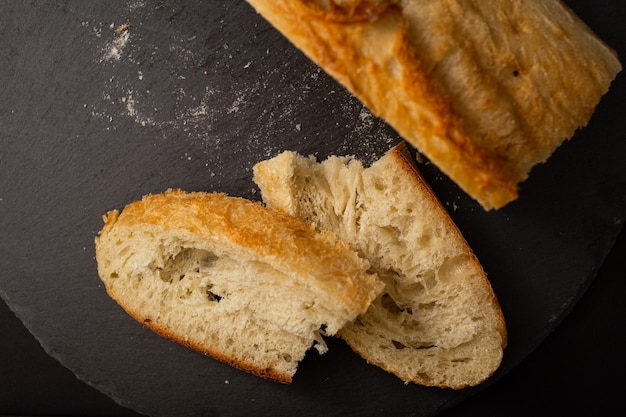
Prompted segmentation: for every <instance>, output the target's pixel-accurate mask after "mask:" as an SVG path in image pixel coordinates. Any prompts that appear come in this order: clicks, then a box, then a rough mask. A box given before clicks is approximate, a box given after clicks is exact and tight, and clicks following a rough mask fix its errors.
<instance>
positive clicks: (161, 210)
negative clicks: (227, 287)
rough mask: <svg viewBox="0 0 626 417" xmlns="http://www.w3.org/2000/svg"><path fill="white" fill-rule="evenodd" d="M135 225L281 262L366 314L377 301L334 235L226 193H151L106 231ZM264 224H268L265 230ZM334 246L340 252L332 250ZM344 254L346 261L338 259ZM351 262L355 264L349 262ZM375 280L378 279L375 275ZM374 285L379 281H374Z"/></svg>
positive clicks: (110, 219)
mask: <svg viewBox="0 0 626 417" xmlns="http://www.w3.org/2000/svg"><path fill="white" fill-rule="evenodd" d="M113 223H117V225H118V227H119V226H124V225H126V226H132V225H134V224H138V223H143V224H153V225H167V228H168V229H170V230H172V229H177V228H178V229H181V230H184V231H187V232H189V233H193V234H198V235H205V236H213V237H214V238H215V239H220V240H222V241H224V242H232V243H233V244H235V245H237V246H239V247H241V248H247V249H249V250H251V251H254V252H255V253H256V254H258V255H259V256H260V257H262V258H266V259H268V260H275V262H277V263H278V264H277V265H276V266H277V267H279V268H280V267H281V263H282V266H284V267H285V269H287V270H298V271H300V272H301V273H302V274H306V275H307V276H309V277H310V279H311V280H314V281H315V282H316V283H317V285H319V286H320V287H322V288H323V289H324V291H325V292H327V293H329V294H332V295H333V296H334V297H335V298H336V300H337V302H341V303H342V304H343V303H345V304H346V305H348V306H350V308H351V309H357V310H359V311H365V310H366V309H367V306H368V305H369V302H370V300H371V299H372V298H373V296H372V294H366V293H364V292H363V291H362V288H361V287H360V283H358V282H356V281H355V280H354V279H353V278H354V277H355V276H357V275H359V273H358V270H360V268H361V267H362V266H363V264H362V262H364V261H362V260H360V259H358V257H357V255H356V254H353V253H351V251H350V249H349V247H348V246H347V245H346V244H345V243H343V242H340V241H338V240H337V239H336V238H335V237H334V235H332V234H331V233H328V232H325V233H317V232H316V231H315V230H314V229H313V228H312V227H311V226H310V225H307V224H306V223H304V222H303V221H302V220H300V219H298V218H296V217H293V216H289V215H287V214H285V213H283V212H282V211H279V210H273V209H271V208H265V207H263V206H262V205H261V204H260V203H253V202H251V201H248V200H245V199H242V198H235V197H229V196H227V195H225V194H222V193H201V192H197V193H186V192H184V191H182V190H168V191H166V192H165V193H162V194H154V195H148V196H146V197H144V198H143V199H142V200H139V201H135V202H133V203H131V204H129V205H128V206H126V207H125V208H124V211H123V213H122V215H119V214H118V213H117V212H112V213H110V214H109V216H108V219H107V221H106V224H105V226H104V228H103V232H106V231H107V230H109V229H110V228H111V227H112V224H113ZM261 225H262V226H261ZM329 243H330V244H332V245H333V246H334V247H335V249H336V251H335V250H333V251H329V250H328V248H329ZM339 252H341V253H342V254H343V255H344V256H345V257H341V258H340V257H338V256H337V253H339ZM347 259H351V261H352V262H351V263H347V262H346V260H347ZM370 278H371V279H372V280H374V278H373V277H370ZM372 282H373V281H372Z"/></svg>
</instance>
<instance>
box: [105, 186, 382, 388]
mask: <svg viewBox="0 0 626 417" xmlns="http://www.w3.org/2000/svg"><path fill="white" fill-rule="evenodd" d="M105 221H106V222H105V226H104V228H103V230H102V231H101V233H100V235H99V236H98V237H97V238H96V259H97V262H98V272H99V275H100V277H101V279H102V281H103V282H104V284H105V286H106V290H107V292H108V293H109V295H110V296H111V297H112V298H113V299H115V300H116V301H117V302H118V303H119V304H120V305H121V306H122V307H123V308H124V309H126V310H127V312H128V313H129V314H130V315H132V316H133V317H134V318H135V319H136V320H138V321H139V322H141V323H143V324H144V325H146V326H147V327H150V328H151V329H153V330H155V331H156V332H158V333H160V334H162V335H163V336H166V337H168V338H171V339H173V340H175V341H177V342H179V343H182V344H184V345H186V346H189V347H191V348H193V349H195V350H198V351H200V352H203V353H206V354H209V355H211V356H214V357H215V358H217V359H220V360H222V361H225V362H227V363H229V364H231V365H233V366H236V367H239V368H241V369H244V370H247V371H249V372H252V373H254V374H257V375H260V376H263V377H266V378H270V379H275V380H278V381H281V382H285V383H288V382H291V380H292V377H293V375H294V374H295V372H296V369H297V366H298V362H299V361H300V360H302V358H303V357H304V355H305V353H306V351H307V350H308V349H309V348H310V347H311V346H312V345H313V344H315V347H316V348H317V349H318V350H319V351H320V352H324V351H325V349H326V346H325V344H324V341H323V339H322V337H321V333H327V334H331V335H332V334H335V333H336V332H337V331H338V330H339V329H340V328H341V327H342V326H343V325H344V324H345V323H346V322H348V321H351V320H353V319H355V318H356V316H357V315H358V314H360V313H362V312H364V311H365V310H366V309H367V307H368V306H369V304H370V302H371V300H372V299H373V298H374V297H375V296H376V294H377V293H378V292H379V291H380V289H381V288H382V284H381V283H380V282H379V280H378V279H377V278H376V276H374V275H372V274H370V273H367V269H368V264H367V262H365V261H363V260H362V259H360V258H359V257H358V256H357V255H356V254H355V253H354V252H352V251H351V250H349V248H348V247H347V246H345V245H343V244H342V243H340V242H337V240H336V238H335V237H334V236H333V235H332V234H330V233H325V234H321V233H317V232H315V231H314V230H313V229H312V228H311V227H310V226H308V225H306V224H304V223H303V222H302V221H300V220H299V219H295V218H293V217H292V216H286V215H284V213H280V212H278V211H276V210H270V209H266V208H264V207H262V206H261V205H260V204H256V203H252V202H250V201H247V200H244V199H239V198H233V197H227V196H225V195H223V194H205V193H184V192H182V191H179V190H170V191H168V192H166V193H164V194H157V195H151V196H146V197H145V198H144V199H143V200H141V201H138V202H135V203H132V204H130V205H128V206H127V207H126V208H125V209H124V210H123V212H122V213H121V214H120V213H118V212H117V211H112V212H110V213H109V214H108V216H107V217H106V219H105Z"/></svg>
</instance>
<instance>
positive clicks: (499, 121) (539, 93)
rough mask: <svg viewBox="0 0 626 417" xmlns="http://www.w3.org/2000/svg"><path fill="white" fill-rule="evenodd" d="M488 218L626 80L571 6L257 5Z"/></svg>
mask: <svg viewBox="0 0 626 417" xmlns="http://www.w3.org/2000/svg"><path fill="white" fill-rule="evenodd" d="M248 2H249V3H250V4H251V5H252V6H253V7H254V8H255V9H256V10H257V11H258V12H259V13H260V14H261V15H262V16H263V17H265V18H266V19H267V20H268V21H269V22H270V23H271V24H272V25H273V26H274V27H276V28H277V29H278V30H279V31H280V32H282V34H283V35H285V36H286V37H287V38H288V39H289V40H290V41H291V42H292V43H293V44H294V45H295V46H297V47H298V48H299V49H301V50H302V51H303V52H304V54H305V55H307V56H308V57H309V58H310V59H311V60H312V61H314V62H315V63H317V64H318V65H319V66H320V67H321V68H322V69H324V70H325V71H326V72H327V73H328V74H330V75H331V76H333V77H334V78H335V79H336V80H337V81H338V82H339V83H341V84H342V85H343V86H344V87H346V88H347V89H348V90H349V91H351V92H352V93H353V94H354V95H355V96H356V97H358V98H359V99H360V100H361V101H362V102H363V103H364V104H365V105H366V106H367V107H368V108H369V109H370V110H371V111H372V113H374V114H375V115H377V116H380V117H382V118H383V119H385V120H386V121H387V122H388V123H389V124H390V125H391V126H392V127H394V128H395V129H396V131H397V132H398V133H399V134H400V135H401V136H403V137H404V138H405V139H406V140H407V141H408V142H410V143H411V144H412V145H413V146H415V147H416V148H417V149H418V150H419V151H420V152H421V153H423V154H424V155H425V156H427V157H428V158H429V159H430V160H431V161H432V162H433V163H434V164H435V165H437V166H438V168H439V169H441V171H443V172H444V173H445V174H447V175H448V176H449V177H450V178H451V179H452V180H453V181H455V182H456V183H457V184H458V185H459V186H460V187H461V188H462V189H463V190H465V191H466V192H467V193H468V194H469V195H470V196H472V197H473V198H474V199H476V200H477V201H478V202H479V203H480V204H481V205H482V206H483V207H484V208H485V209H493V208H500V207H502V206H504V205H505V204H507V203H508V202H510V201H512V200H514V199H516V198H517V197H518V187H519V185H518V184H519V183H520V182H522V181H523V180H525V179H526V178H527V176H528V174H529V172H530V170H531V168H532V167H533V166H535V165H536V164H538V163H541V162H544V161H546V160H547V159H548V158H549V156H550V155H551V154H552V153H553V152H554V151H555V150H556V148H558V147H559V146H560V145H561V144H562V142H563V141H564V140H566V139H567V138H570V137H571V136H573V134H574V132H575V130H576V129H577V128H579V127H581V126H584V125H586V124H587V122H588V120H589V119H590V117H591V115H592V113H593V111H594V109H595V107H596V105H597V104H598V102H599V100H600V98H601V96H602V95H603V94H604V93H606V92H607V90H608V88H609V85H610V83H611V81H612V80H613V79H614V77H615V76H616V74H617V73H618V72H619V71H620V70H621V64H620V62H619V61H618V59H617V57H616V55H615V53H614V52H613V51H612V50H611V49H610V48H609V47H607V46H606V45H605V44H604V43H603V42H602V41H601V40H600V39H598V37H597V36H595V35H594V34H593V33H592V31H591V30H590V29H589V28H588V27H587V26H586V25H585V24H584V23H583V22H582V21H581V20H580V19H579V18H577V17H576V16H575V15H574V13H573V12H572V11H571V10H569V9H568V8H567V7H566V6H564V5H563V4H562V3H561V2H560V1H559V0H528V1H513V0H498V1H457V0H437V1H430V0H428V1H426V0H395V1H394V0H248Z"/></svg>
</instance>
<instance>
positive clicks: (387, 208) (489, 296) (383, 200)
mask: <svg viewBox="0 0 626 417" xmlns="http://www.w3.org/2000/svg"><path fill="white" fill-rule="evenodd" d="M255 181H256V182H257V184H258V185H259V187H260V188H261V192H262V195H263V199H264V201H266V203H267V204H268V206H272V207H276V208H281V209H283V210H285V211H287V212H288V213H291V214H294V215H297V216H299V217H301V218H303V219H304V220H306V221H307V222H309V223H311V224H313V225H315V226H316V227H318V228H319V229H320V230H330V231H333V232H334V233H336V234H337V236H338V237H339V238H340V239H342V240H344V241H346V242H349V243H351V244H352V247H353V248H355V250H357V251H358V252H359V253H360V254H361V255H362V256H363V257H364V258H366V259H368V260H369V261H370V263H371V271H372V272H374V273H376V274H378V276H379V277H380V278H381V279H382V280H383V281H384V282H385V289H384V291H383V292H382V293H381V294H380V295H379V296H378V297H377V298H376V299H375V300H374V302H373V303H372V305H371V306H370V308H369V309H368V310H367V312H366V313H365V314H363V315H360V316H359V317H358V318H357V319H356V320H355V321H354V322H351V323H349V324H347V325H346V326H345V327H343V328H342V329H341V330H340V332H339V334H340V336H341V337H342V338H343V339H345V340H346V342H348V344H349V345H350V346H352V348H353V349H354V350H355V351H357V352H358V353H359V354H361V355H362V356H363V357H364V358H365V359H366V360H367V361H368V362H370V363H373V364H376V365H378V366H380V367H381V368H383V369H385V370H387V371H389V372H392V373H394V374H396V375H397V376H398V377H400V378H401V379H402V380H404V381H405V382H415V383H418V384H422V385H432V386H442V387H452V388H464V387H467V386H473V385H477V384H479V383H481V382H483V381H484V380H485V379H487V378H488V377H489V376H490V375H491V374H492V373H493V372H494V371H495V370H496V369H497V368H498V367H499V365H500V362H501V360H502V356H503V349H504V347H505V346H506V340H507V336H506V327H505V322H504V318H503V315H502V311H501V309H500V306H499V304H498V301H497V299H496V296H495V294H494V292H493V290H492V288H491V285H490V283H489V281H488V280H487V277H486V274H485V272H484V270H483V268H482V267H481V265H480V264H479V262H478V260H477V259H476V257H475V255H474V254H473V252H472V250H471V249H470V247H469V246H468V245H467V243H466V241H465V240H464V238H463V237H462V235H461V233H460V232H459V230H458V228H457V227H456V225H455V224H454V223H453V221H452V219H451V218H450V217H449V215H448V214H447V212H446V211H445V210H444V208H443V207H442V205H441V203H440V202H439V201H438V200H437V198H436V197H435V195H434V194H433V192H432V191H431V189H430V188H429V186H428V185H427V184H426V182H425V181H424V179H423V178H422V177H421V175H420V173H419V172H418V171H417V167H416V166H415V164H414V163H413V160H412V159H411V157H410V155H408V153H407V152H406V147H405V145H404V144H401V145H398V146H397V147H395V148H394V149H392V150H391V151H390V152H388V153H387V154H386V155H385V156H383V157H382V158H381V159H380V160H379V161H377V162H375V163H374V164H373V165H372V166H371V167H369V168H364V167H363V165H362V164H361V162H359V161H358V160H355V159H353V158H349V157H335V156H333V157H330V158H328V159H327V160H325V161H323V162H321V163H317V162H316V161H315V159H314V158H312V157H309V158H306V157H303V156H299V155H297V154H295V153H293V152H285V153H283V154H280V155H278V156H277V157H275V158H273V159H271V160H268V161H263V162H261V163H259V164H257V165H256V166H255Z"/></svg>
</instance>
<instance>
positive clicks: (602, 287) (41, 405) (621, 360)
mask: <svg viewBox="0 0 626 417" xmlns="http://www.w3.org/2000/svg"><path fill="white" fill-rule="evenodd" d="M625 278H626V233H623V232H622V233H621V234H620V236H619V238H618V240H617V242H616V245H615V247H614V248H613V250H612V251H611V253H610V255H609V257H608V258H607V260H606V262H605V264H604V265H603V266H602V269H601V270H600V272H599V274H598V277H597V278H596V279H595V280H594V282H593V284H592V285H591V286H590V288H589V290H588V291H587V292H586V294H585V296H584V297H583V298H582V299H581V300H580V302H579V303H578V304H577V305H576V307H575V308H574V309H573V311H572V312H571V313H570V314H569V315H568V316H567V317H566V318H565V319H564V320H563V322H562V323H561V325H560V326H559V327H558V328H557V329H556V330H555V331H554V332H553V333H552V334H551V335H550V336H548V337H547V338H546V340H545V341H544V342H543V343H542V345H541V346H540V347H539V348H538V349H537V350H536V351H535V352H533V353H532V354H530V355H529V356H528V358H526V360H524V362H522V364H521V365H520V366H518V367H516V368H515V369H514V370H512V371H511V372H510V373H509V374H508V375H506V376H504V377H503V378H502V380H501V381H499V382H498V383H497V384H495V385H493V386H490V387H488V388H486V389H485V390H484V391H483V392H481V393H478V394H476V396H474V397H472V398H470V399H468V400H467V401H465V402H464V403H462V404H460V405H459V406H457V407H455V408H453V409H451V410H448V411H445V412H443V413H441V414H440V415H441V416H445V417H461V416H478V415H480V416H528V415H544V414H540V413H546V414H552V415H563V416H568V415H569V416H587V415H613V413H615V411H616V410H620V409H622V408H623V402H624V397H623V395H624V390H625V389H626V382H625V380H624V372H625V371H626V355H624V352H626V337H624V328H625V325H626V303H625V302H624V301H623V294H626V279H625ZM0 334H2V335H5V336H6V335H9V337H3V338H2V340H1V341H0V355H1V357H2V358H11V359H10V360H2V361H0V375H2V376H3V377H2V378H0V414H2V415H9V414H15V415H64V416H71V415H82V416H105V415H106V416H112V417H116V416H120V417H122V416H138V415H140V414H137V413H135V412H133V411H131V410H128V409H126V408H123V407H120V406H119V405H117V404H116V403H115V402H114V401H112V400H111V399H110V398H108V397H106V396H105V395H103V394H101V393H100V392H99V391H97V390H95V389H93V388H91V387H89V386H87V385H86V384H84V383H82V382H81V381H79V380H77V379H76V377H75V376H74V375H73V374H72V373H71V372H70V371H69V370H68V369H66V368H64V367H63V366H61V365H60V364H59V363H58V362H56V361H55V360H54V359H52V358H51V357H49V356H48V355H46V353H45V352H44V351H43V349H42V348H41V346H40V345H39V344H38V343H37V341H36V340H35V339H34V338H33V337H32V336H31V335H30V334H29V333H28V331H27V330H26V329H25V328H24V327H23V326H22V324H21V323H20V321H19V320H18V319H17V318H16V317H15V316H14V315H13V314H12V313H11V312H10V311H9V310H8V308H7V307H6V306H5V305H4V304H0ZM386 415H393V414H386Z"/></svg>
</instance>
